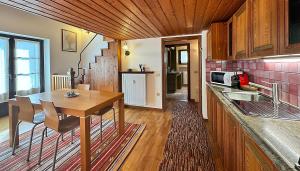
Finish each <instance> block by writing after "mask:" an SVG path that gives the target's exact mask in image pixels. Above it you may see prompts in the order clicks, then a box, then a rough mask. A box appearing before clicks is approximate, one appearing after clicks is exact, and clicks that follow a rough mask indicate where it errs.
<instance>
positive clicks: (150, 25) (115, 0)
mask: <svg viewBox="0 0 300 171" xmlns="http://www.w3.org/2000/svg"><path fill="white" fill-rule="evenodd" d="M244 1H245V0H0V4H5V5H8V6H11V7H14V8H18V9H21V10H24V11H27V12H30V13H34V14H36V15H40V16H44V17H47V18H50V19H53V20H56V21H60V22H64V23H66V24H70V25H73V26H76V27H79V28H83V29H86V30H89V31H92V32H95V33H99V34H102V35H105V36H107V37H111V38H114V39H120V40H128V39H141V38H149V37H161V36H171V35H182V34H197V33H200V32H201V31H202V30H203V29H205V28H207V27H208V26H209V25H210V23H212V22H216V21H226V20H227V19H229V18H230V16H232V14H233V13H234V12H235V11H236V10H237V9H238V8H239V7H240V6H241V4H242V3H243V2H244Z"/></svg>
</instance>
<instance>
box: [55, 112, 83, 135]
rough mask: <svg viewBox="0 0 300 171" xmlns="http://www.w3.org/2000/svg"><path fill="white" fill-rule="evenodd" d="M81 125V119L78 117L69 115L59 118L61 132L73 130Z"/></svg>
mask: <svg viewBox="0 0 300 171" xmlns="http://www.w3.org/2000/svg"><path fill="white" fill-rule="evenodd" d="M79 125H80V121H79V118H78V117H75V116H69V117H66V118H65V119H62V120H59V128H58V132H59V133H65V132H68V131H71V130H73V129H75V128H76V127H78V126H79Z"/></svg>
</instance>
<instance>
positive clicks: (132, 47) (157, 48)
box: [122, 38, 162, 108]
mask: <svg viewBox="0 0 300 171" xmlns="http://www.w3.org/2000/svg"><path fill="white" fill-rule="evenodd" d="M126 42H127V45H128V48H129V51H130V55H129V56H125V55H124V51H123V49H122V70H123V71H125V70H127V69H128V68H131V69H136V70H139V64H145V65H146V70H151V71H154V74H149V75H148V76H147V81H148V82H147V105H146V107H152V108H162V97H161V95H162V73H161V72H162V58H161V55H162V49H161V38H149V39H136V40H128V41H126ZM123 44H124V42H123V41H122V46H123Z"/></svg>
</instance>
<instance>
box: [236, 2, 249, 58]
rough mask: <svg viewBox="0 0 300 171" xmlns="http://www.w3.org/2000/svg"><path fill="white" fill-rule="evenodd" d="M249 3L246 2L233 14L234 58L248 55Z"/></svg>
mask: <svg viewBox="0 0 300 171" xmlns="http://www.w3.org/2000/svg"><path fill="white" fill-rule="evenodd" d="M247 7H248V6H247V4H246V3H244V4H243V5H242V6H241V7H240V9H239V10H238V11H237V12H236V13H235V14H234V16H233V58H234V59H243V58H246V57H247V56H248V37H249V36H248V19H247V11H248V8H247Z"/></svg>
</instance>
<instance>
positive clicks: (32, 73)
mask: <svg viewBox="0 0 300 171" xmlns="http://www.w3.org/2000/svg"><path fill="white" fill-rule="evenodd" d="M15 46H16V47H15V48H16V49H15V50H16V58H15V73H16V94H17V95H29V94H34V93H39V92H40V43H39V42H34V41H28V40H19V39H16V40H15Z"/></svg>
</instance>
